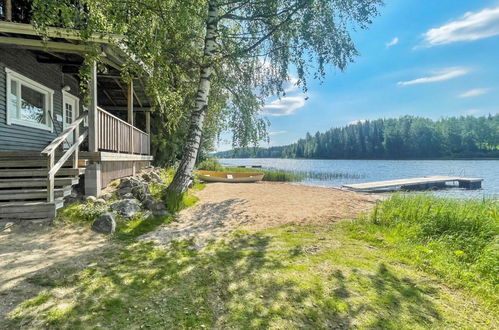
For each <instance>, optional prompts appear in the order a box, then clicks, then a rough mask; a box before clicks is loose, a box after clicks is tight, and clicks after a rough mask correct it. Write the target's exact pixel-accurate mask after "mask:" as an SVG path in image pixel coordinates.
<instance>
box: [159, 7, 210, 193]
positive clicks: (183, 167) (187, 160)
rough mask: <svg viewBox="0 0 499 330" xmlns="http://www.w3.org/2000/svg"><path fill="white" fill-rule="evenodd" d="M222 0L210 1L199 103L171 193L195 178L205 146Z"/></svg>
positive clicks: (184, 187)
mask: <svg viewBox="0 0 499 330" xmlns="http://www.w3.org/2000/svg"><path fill="white" fill-rule="evenodd" d="M217 1H218V0H210V1H209V2H208V18H207V20H206V35H205V39H204V53H203V62H202V63H203V65H202V67H201V68H200V71H201V72H200V73H201V75H200V78H199V85H198V90H197V95H196V102H195V105H194V106H193V109H192V112H191V119H190V125H189V133H188V137H187V142H186V145H185V148H184V153H183V156H182V160H181V161H180V165H179V167H178V169H177V172H176V173H175V176H174V178H173V181H172V183H171V184H170V186H169V187H168V190H167V193H168V194H170V193H175V194H182V193H184V192H185V191H186V190H187V189H188V187H189V183H190V182H191V180H192V172H193V170H194V165H195V164H196V158H197V155H198V152H199V148H200V145H201V134H202V131H203V124H204V119H205V116H206V112H207V111H208V98H209V94H210V88H211V76H212V74H213V72H214V69H213V59H214V53H215V49H216V38H217V24H218V8H217V4H216V2H217Z"/></svg>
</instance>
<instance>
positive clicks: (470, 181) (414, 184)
mask: <svg viewBox="0 0 499 330" xmlns="http://www.w3.org/2000/svg"><path fill="white" fill-rule="evenodd" d="M482 181H483V179H481V178H461V177H455V176H427V177H423V178H410V179H399V180H387V181H376V182H366V183H355V184H346V185H343V186H342V188H345V189H348V190H352V191H359V192H375V191H380V190H390V191H393V190H428V189H441V188H447V187H459V188H465V189H480V188H481V187H482ZM448 183H451V184H453V185H452V186H449V185H447V184H448ZM456 183H457V184H458V185H457V186H456Z"/></svg>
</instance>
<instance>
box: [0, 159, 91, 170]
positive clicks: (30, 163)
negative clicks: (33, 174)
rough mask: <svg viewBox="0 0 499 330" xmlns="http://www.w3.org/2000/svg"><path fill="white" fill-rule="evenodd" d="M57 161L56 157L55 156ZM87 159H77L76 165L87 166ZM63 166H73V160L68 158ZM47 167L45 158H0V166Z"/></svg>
mask: <svg viewBox="0 0 499 330" xmlns="http://www.w3.org/2000/svg"><path fill="white" fill-rule="evenodd" d="M56 162H57V158H56ZM87 163H88V161H87V160H86V159H79V160H78V167H85V166H87ZM63 166H64V167H71V166H73V161H72V160H68V161H67V162H66V163H64V165H63ZM40 167H41V168H47V159H46V158H41V159H36V160H30V159H23V158H22V159H9V160H1V159H0V168H40Z"/></svg>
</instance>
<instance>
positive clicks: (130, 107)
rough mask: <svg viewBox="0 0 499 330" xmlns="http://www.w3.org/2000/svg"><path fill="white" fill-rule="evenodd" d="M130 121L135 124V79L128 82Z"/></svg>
mask: <svg viewBox="0 0 499 330" xmlns="http://www.w3.org/2000/svg"><path fill="white" fill-rule="evenodd" d="M127 101H128V123H129V124H130V125H133V80H130V82H129V83H128V94H127Z"/></svg>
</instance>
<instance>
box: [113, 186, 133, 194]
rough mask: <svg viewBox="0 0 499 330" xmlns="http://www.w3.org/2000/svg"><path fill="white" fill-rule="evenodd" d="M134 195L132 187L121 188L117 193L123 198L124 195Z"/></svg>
mask: <svg viewBox="0 0 499 330" xmlns="http://www.w3.org/2000/svg"><path fill="white" fill-rule="evenodd" d="M131 193H132V187H123V188H120V189H119V190H118V191H117V192H116V195H118V196H123V195H126V194H131Z"/></svg>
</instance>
